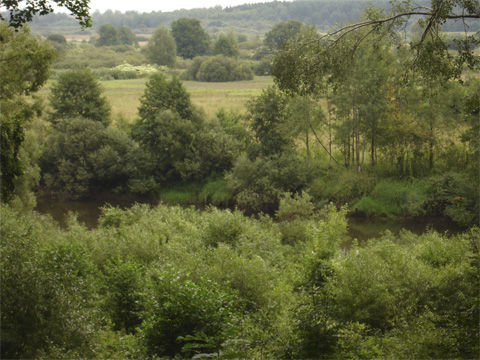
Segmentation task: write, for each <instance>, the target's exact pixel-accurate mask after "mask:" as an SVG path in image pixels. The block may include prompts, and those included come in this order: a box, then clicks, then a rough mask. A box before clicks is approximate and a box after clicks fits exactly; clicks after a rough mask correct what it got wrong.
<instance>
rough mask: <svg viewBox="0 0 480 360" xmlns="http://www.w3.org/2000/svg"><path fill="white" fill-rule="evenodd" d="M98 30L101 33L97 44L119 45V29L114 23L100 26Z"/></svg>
mask: <svg viewBox="0 0 480 360" xmlns="http://www.w3.org/2000/svg"><path fill="white" fill-rule="evenodd" d="M97 32H98V35H99V37H98V39H97V43H96V45H97V46H112V45H118V38H117V29H115V26H113V25H112V24H104V25H102V26H100V28H99V29H98V30H97Z"/></svg>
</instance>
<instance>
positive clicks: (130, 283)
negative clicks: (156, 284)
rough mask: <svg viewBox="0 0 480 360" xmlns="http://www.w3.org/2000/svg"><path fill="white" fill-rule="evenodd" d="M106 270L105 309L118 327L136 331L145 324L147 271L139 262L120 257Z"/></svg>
mask: <svg viewBox="0 0 480 360" xmlns="http://www.w3.org/2000/svg"><path fill="white" fill-rule="evenodd" d="M104 273H105V275H104V284H105V285H104V288H105V302H104V308H105V312H106V313H107V314H109V315H110V319H111V321H112V323H113V325H114V329H115V330H117V331H119V330H124V331H125V332H126V333H127V334H129V333H132V332H134V330H135V328H136V327H137V326H138V325H140V323H141V312H142V310H143V309H142V304H143V302H142V294H143V291H144V287H145V286H144V273H145V271H144V269H143V267H142V265H140V264H138V263H137V262H135V261H132V260H129V261H123V260H122V259H121V258H116V259H113V260H112V261H108V262H107V264H106V266H105V267H104Z"/></svg>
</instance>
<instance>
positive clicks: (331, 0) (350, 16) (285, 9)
mask: <svg viewBox="0 0 480 360" xmlns="http://www.w3.org/2000/svg"><path fill="white" fill-rule="evenodd" d="M370 3H372V4H373V5H375V6H376V7H379V8H384V9H386V10H388V9H389V8H390V6H391V5H390V3H389V2H388V1H384V0H374V1H367V0H319V1H304V0H299V1H293V2H285V1H273V2H267V3H258V4H245V5H239V6H234V7H226V8H222V7H221V6H215V7H212V8H198V9H192V10H185V9H184V10H176V11H173V12H161V11H152V12H149V13H139V12H137V11H127V12H125V13H122V12H120V11H114V10H107V11H105V12H104V13H101V12H100V11H95V12H94V13H92V20H93V27H92V28H91V29H87V30H84V31H83V33H84V34H89V33H94V32H96V30H97V29H98V28H99V27H100V26H102V25H104V24H107V23H108V24H112V25H113V26H115V27H119V26H128V27H130V28H132V29H134V30H135V32H136V33H151V32H153V30H154V29H155V28H156V27H158V26H160V25H166V26H170V23H171V22H172V21H173V20H176V19H179V18H182V17H193V18H197V19H199V20H200V21H201V22H202V25H203V27H204V28H205V29H206V31H207V32H208V33H210V34H211V35H213V37H215V34H216V33H223V32H225V31H226V30H233V31H235V32H236V33H237V34H245V35H247V36H249V37H250V38H252V37H253V38H254V37H255V36H259V37H262V36H263V35H264V34H265V33H266V32H268V31H269V30H270V29H271V28H272V26H273V25H274V24H276V23H278V22H280V21H286V20H291V19H295V20H299V21H301V22H303V23H307V24H311V25H315V26H316V27H317V30H319V31H328V30H329V29H330V28H332V27H334V26H335V25H336V24H344V23H346V22H353V21H358V20H359V18H360V16H361V13H362V11H363V10H364V9H365V8H366V7H367V6H368V5H369V4H370ZM467 26H469V28H468V30H469V31H478V30H479V29H480V24H478V22H476V21H473V20H472V21H471V22H470V23H467ZM31 27H32V30H33V31H34V32H36V33H42V34H48V33H53V32H60V33H63V34H68V33H78V32H80V31H81V30H80V29H79V27H78V23H77V21H76V20H75V19H74V18H73V17H71V16H69V15H67V14H50V15H48V16H41V17H39V16H37V17H36V18H35V19H34V21H33V22H32V23H31ZM444 31H464V24H463V23H462V22H461V21H458V22H449V23H448V24H446V25H445V26H444Z"/></svg>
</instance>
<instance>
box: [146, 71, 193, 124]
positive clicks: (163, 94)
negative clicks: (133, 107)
mask: <svg viewBox="0 0 480 360" xmlns="http://www.w3.org/2000/svg"><path fill="white" fill-rule="evenodd" d="M162 110H170V111H172V112H174V113H177V114H178V115H180V117H181V118H182V119H190V118H191V117H192V116H193V105H192V103H191V101H190V94H189V93H188V92H187V90H186V89H185V88H184V87H183V85H182V83H181V81H180V80H178V78H177V77H176V76H174V77H173V78H172V79H171V80H168V79H167V78H166V76H165V75H163V74H162V73H157V74H155V75H153V76H152V77H151V78H150V80H149V81H148V82H147V84H146V88H145V92H144V93H143V95H142V97H141V98H140V106H139V108H138V115H139V116H140V119H141V120H142V121H143V120H146V119H153V118H155V117H156V115H157V114H158V113H159V112H160V111H162Z"/></svg>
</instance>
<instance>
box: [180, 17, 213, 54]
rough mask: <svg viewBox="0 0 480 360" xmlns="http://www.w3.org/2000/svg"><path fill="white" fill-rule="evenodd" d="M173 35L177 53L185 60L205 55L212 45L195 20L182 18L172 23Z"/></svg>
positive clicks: (198, 21)
mask: <svg viewBox="0 0 480 360" xmlns="http://www.w3.org/2000/svg"><path fill="white" fill-rule="evenodd" d="M172 35H173V37H174V39H175V42H176V43H177V53H178V55H180V56H181V57H183V58H185V59H193V58H194V57H195V56H200V55H204V54H205V53H206V52H207V50H208V46H209V44H210V37H209V36H208V34H207V32H206V31H205V30H204V29H203V27H202V25H201V24H200V20H198V19H195V18H180V19H178V20H175V21H173V22H172Z"/></svg>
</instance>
